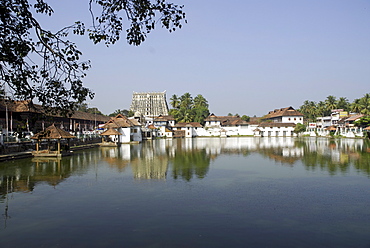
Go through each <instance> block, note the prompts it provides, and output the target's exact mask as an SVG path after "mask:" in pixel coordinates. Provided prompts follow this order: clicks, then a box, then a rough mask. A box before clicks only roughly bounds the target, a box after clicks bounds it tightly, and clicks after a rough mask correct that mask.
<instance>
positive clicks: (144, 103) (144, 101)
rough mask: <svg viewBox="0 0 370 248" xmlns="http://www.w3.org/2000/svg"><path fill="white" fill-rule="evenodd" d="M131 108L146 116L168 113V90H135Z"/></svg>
mask: <svg viewBox="0 0 370 248" xmlns="http://www.w3.org/2000/svg"><path fill="white" fill-rule="evenodd" d="M130 110H131V111H133V112H134V113H138V112H139V113H140V114H141V115H143V116H145V117H152V118H153V117H157V116H160V115H168V105H167V101H166V91H164V92H141V93H139V92H134V93H133V94H132V102H131V106H130Z"/></svg>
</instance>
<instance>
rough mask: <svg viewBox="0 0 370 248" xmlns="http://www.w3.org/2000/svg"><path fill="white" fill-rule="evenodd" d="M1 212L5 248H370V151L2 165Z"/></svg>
mask: <svg viewBox="0 0 370 248" xmlns="http://www.w3.org/2000/svg"><path fill="white" fill-rule="evenodd" d="M0 214H1V218H0V220H1V221H0V247H310V248H311V247H370V235H369V234H370V146H369V143H368V141H364V140H359V139H340V140H329V139H324V138H322V139H319V138H317V139H316V138H306V139H296V138H252V137H251V138H249V137H243V138H197V139H174V140H155V141H147V142H144V143H142V144H139V145H122V146H121V147H119V148H96V149H91V150H85V151H81V152H75V154H74V155H73V156H71V157H66V158H63V159H61V160H45V159H23V160H16V161H10V162H2V163H0Z"/></svg>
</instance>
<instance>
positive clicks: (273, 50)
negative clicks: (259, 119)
mask: <svg viewBox="0 0 370 248" xmlns="http://www.w3.org/2000/svg"><path fill="white" fill-rule="evenodd" d="M48 2H49V3H50V4H51V6H52V7H53V8H54V11H55V14H54V15H53V17H51V18H50V17H43V18H42V19H41V21H43V25H44V26H45V27H50V28H61V27H64V26H67V25H69V24H71V23H73V22H74V21H76V20H83V21H85V22H87V23H88V22H89V20H90V19H89V13H88V1H87V0H78V1H76V0H63V1H59V0H50V1H48ZM173 2H175V3H178V4H184V5H185V8H184V10H185V12H186V14H187V20H188V24H186V25H185V26H184V27H183V28H182V29H180V30H177V31H176V32H174V33H169V32H168V31H166V30H164V29H161V28H160V27H157V28H156V29H155V30H154V31H153V32H152V33H151V34H149V36H148V38H147V40H146V41H145V42H144V43H143V44H142V45H141V46H139V47H134V46H130V45H128V44H127V42H126V41H125V39H124V37H123V38H122V39H121V40H120V41H119V42H118V43H116V44H115V45H113V46H110V47H109V48H107V47H105V45H104V44H99V45H93V44H92V42H91V41H89V40H88V38H87V37H76V36H71V37H70V40H73V41H75V42H76V43H77V45H78V47H79V48H80V49H81V50H82V52H83V54H84V58H85V59H89V60H91V64H92V68H91V69H90V71H89V72H88V77H87V78H86V80H85V86H87V87H89V88H90V89H92V90H93V91H94V92H95V93H96V96H95V98H94V100H92V101H89V102H90V103H91V106H96V107H98V108H99V109H100V110H101V111H102V112H103V113H105V114H110V113H112V112H114V110H116V109H128V108H129V107H130V103H131V100H132V93H133V92H134V91H135V92H159V91H164V90H166V91H167V100H168V102H169V98H170V97H171V96H172V95H173V94H177V95H182V94H184V93H186V92H189V93H191V94H192V96H193V97H194V96H196V95H197V94H202V95H203V96H204V97H205V98H206V99H207V100H208V102H209V105H210V111H211V112H212V113H215V114H216V115H227V114H228V113H233V114H235V113H238V114H240V115H243V114H246V115H249V116H253V115H257V116H262V115H264V114H267V112H268V111H270V110H273V109H276V108H283V107H288V106H293V107H294V108H299V107H300V106H301V105H302V103H303V102H304V101H305V100H313V101H320V100H324V99H325V98H326V97H327V96H328V95H334V96H337V97H347V98H348V99H349V100H350V101H353V100H354V99H355V98H360V97H362V96H363V95H364V94H365V93H370V32H369V31H370V25H369V24H370V1H368V0H352V1H348V0H230V1H220V0H203V1H185V0H181V1H178V0H173ZM72 6H74V7H73V8H72ZM44 21H46V22H45V23H44Z"/></svg>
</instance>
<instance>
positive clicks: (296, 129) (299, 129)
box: [294, 123, 306, 134]
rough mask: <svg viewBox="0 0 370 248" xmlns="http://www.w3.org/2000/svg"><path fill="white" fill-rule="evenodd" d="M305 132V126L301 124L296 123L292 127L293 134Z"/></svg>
mask: <svg viewBox="0 0 370 248" xmlns="http://www.w3.org/2000/svg"><path fill="white" fill-rule="evenodd" d="M305 131H306V126H305V125H303V124H301V123H297V124H296V125H295V127H294V132H295V133H296V134H299V133H303V132H305Z"/></svg>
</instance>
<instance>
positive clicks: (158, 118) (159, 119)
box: [154, 115, 175, 121]
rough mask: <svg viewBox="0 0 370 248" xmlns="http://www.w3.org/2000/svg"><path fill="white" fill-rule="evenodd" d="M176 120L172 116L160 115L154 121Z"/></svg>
mask: <svg viewBox="0 0 370 248" xmlns="http://www.w3.org/2000/svg"><path fill="white" fill-rule="evenodd" d="M174 120H175V118H174V117H173V116H172V115H160V116H158V117H157V118H155V119H154V121H174Z"/></svg>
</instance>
